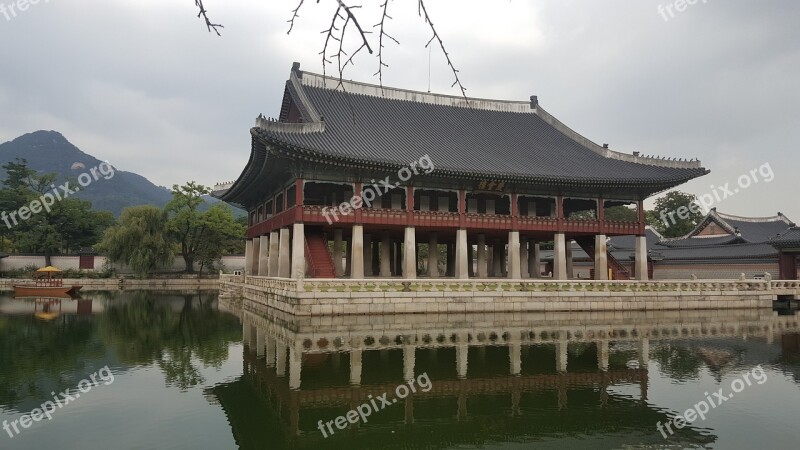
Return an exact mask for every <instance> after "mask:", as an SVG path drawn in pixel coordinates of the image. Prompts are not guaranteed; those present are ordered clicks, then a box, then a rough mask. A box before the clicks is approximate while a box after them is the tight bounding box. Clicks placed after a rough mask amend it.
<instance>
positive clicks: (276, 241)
mask: <svg viewBox="0 0 800 450" xmlns="http://www.w3.org/2000/svg"><path fill="white" fill-rule="evenodd" d="M280 245H281V243H280V238H279V233H278V232H277V231H273V232H271V233H270V234H269V273H268V275H269V276H271V277H277V276H278V256H280V248H281V247H280Z"/></svg>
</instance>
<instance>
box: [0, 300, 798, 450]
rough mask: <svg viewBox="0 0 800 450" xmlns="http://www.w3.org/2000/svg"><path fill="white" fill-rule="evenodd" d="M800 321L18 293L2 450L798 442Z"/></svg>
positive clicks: (6, 338)
mask: <svg viewBox="0 0 800 450" xmlns="http://www.w3.org/2000/svg"><path fill="white" fill-rule="evenodd" d="M798 322H799V320H798V317H797V316H792V315H778V314H777V313H773V312H772V311H765V310H760V311H728V312H720V311H709V312H697V311H695V312H682V313H678V312H674V313H664V312H661V313H644V312H624V313H622V312H621V313H580V314H578V313H555V314H554V313H547V314H544V313H521V314H494V315H493V314H479V315H465V314H442V315H436V314H426V315H393V316H354V317H335V318H298V317H292V316H289V315H286V314H283V313H280V312H277V311H273V310H268V309H266V308H263V307H261V306H259V305H256V304H252V303H248V302H244V303H242V302H241V301H238V302H237V301H232V300H228V299H218V298H217V295H216V294H215V293H187V294H177V293H150V292H125V293H115V294H111V293H86V294H84V298H83V299H80V300H48V299H16V300H15V299H12V298H10V297H8V296H4V297H0V421H2V426H3V427H4V428H3V429H2V430H0V448H2V449H6V448H8V449H49V448H58V449H82V450H84V449H107V448H114V449H183V448H187V449H235V448H244V449H281V448H314V449H326V448H342V449H361V448H365V449H366V448H379V449H391V448H403V449H410V448H426V449H435V448H490V449H527V448H545V449H546V448H570V449H571V448H576V449H581V448H586V449H621V448H720V449H739V448H741V449H752V448H764V449H796V448H798V447H800V427H798V426H797V417H798V413H799V412H798V411H799V410H800V334H799V333H800V324H798ZM687 410H689V411H688V412H687ZM350 411H352V412H350ZM348 412H350V413H349V414H348ZM677 415H681V416H684V417H680V418H678V419H675V417H676V416H677ZM700 416H702V418H701V417H700ZM37 419H38V420H37ZM348 419H349V421H348ZM682 419H693V421H692V422H691V423H687V422H686V421H684V420H682ZM659 425H660V427H661V430H659V428H658V426H659ZM326 436H327V437H326Z"/></svg>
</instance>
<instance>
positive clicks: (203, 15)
mask: <svg viewBox="0 0 800 450" xmlns="http://www.w3.org/2000/svg"><path fill="white" fill-rule="evenodd" d="M194 4H195V6H197V8H198V9H199V10H200V12H199V13H197V17H198V18H200V19H203V20H204V21H205V22H206V28H208V32H209V33H210V32H211V31H213V32H214V33H217V36H222V34H220V32H219V29H220V28H225V27H224V26H223V25H220V24H218V23H213V22H211V19H209V18H208V11H207V10H206V8H205V6H203V0H194Z"/></svg>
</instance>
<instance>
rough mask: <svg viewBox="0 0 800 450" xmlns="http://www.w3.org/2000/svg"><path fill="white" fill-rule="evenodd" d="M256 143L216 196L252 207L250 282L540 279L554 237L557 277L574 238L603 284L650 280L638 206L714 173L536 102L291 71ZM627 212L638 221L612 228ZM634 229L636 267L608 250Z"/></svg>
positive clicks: (254, 133) (564, 270) (254, 132)
mask: <svg viewBox="0 0 800 450" xmlns="http://www.w3.org/2000/svg"><path fill="white" fill-rule="evenodd" d="M250 134H251V137H252V146H251V149H250V152H251V154H250V159H249V161H248V163H247V165H246V167H245V169H244V171H243V172H242V174H241V175H240V176H239V178H238V179H237V180H236V181H234V182H233V183H226V184H225V185H223V186H219V187H218V188H216V189H215V191H214V192H213V195H214V196H216V197H217V198H219V199H221V200H223V201H226V202H228V203H231V204H234V205H236V206H239V207H241V208H244V209H245V210H247V211H248V215H249V216H248V217H249V228H248V231H247V246H246V272H247V274H249V275H261V276H270V277H283V278H304V277H315V278H334V277H349V278H355V279H362V278H366V277H402V278H405V279H414V278H417V277H431V278H437V277H448V276H449V277H453V278H457V279H467V278H473V277H474V278H490V277H507V278H511V279H519V278H531V277H533V278H537V277H540V276H542V272H543V270H542V269H541V267H542V265H541V261H542V258H541V251H540V243H541V242H553V246H554V254H553V262H552V269H551V270H549V271H548V273H549V272H552V277H553V278H554V279H557V280H565V279H568V278H569V276H570V275H569V274H568V268H569V267H570V266H571V262H570V261H571V251H570V248H571V247H570V246H569V245H568V243H569V242H570V241H572V240H575V241H576V242H577V243H579V244H580V246H581V248H582V249H583V250H584V251H585V252H586V253H587V254H589V255H592V257H593V258H594V270H593V271H592V273H593V274H594V277H595V278H596V279H599V280H604V279H608V278H609V276H611V277H613V278H616V279H626V278H631V277H633V276H634V274H633V273H631V272H635V273H638V274H639V275H638V276H637V278H638V279H647V270H646V263H647V251H646V238H645V218H644V208H643V202H644V200H645V199H647V198H648V197H650V196H652V195H654V194H655V193H658V192H662V191H664V190H667V189H670V188H673V187H675V186H678V185H680V184H682V183H684V182H686V181H689V180H691V179H693V178H696V177H699V176H702V175H705V174H707V173H708V170H706V169H705V168H703V166H702V165H701V163H700V162H699V161H697V160H691V161H684V160H676V159H666V158H658V157H648V156H642V155H640V154H639V153H638V152H635V153H634V154H624V153H619V152H616V151H613V150H611V149H610V148H609V147H608V145H602V146H601V145H598V144H595V143H594V142H592V141H590V140H589V139H587V138H585V137H583V136H581V135H579V134H578V133H576V132H575V131H573V130H572V129H570V128H568V127H567V126H566V125H564V124H563V123H562V122H560V121H559V120H557V119H556V118H555V117H553V116H552V115H550V114H549V113H547V111H545V110H544V109H543V108H542V106H541V105H540V104H539V101H538V98H537V97H536V96H533V97H531V98H530V99H529V100H526V101H500V100H486V99H466V98H464V97H458V96H449V95H441V94H434V93H427V92H417V91H409V90H404V89H396V88H390V87H381V86H377V85H371V84H365V83H358V82H352V81H342V80H339V79H338V78H333V77H325V76H322V75H318V74H314V73H309V72H304V71H301V70H300V65H299V64H297V63H295V65H294V66H293V67H292V70H291V74H290V77H289V80H288V81H287V82H286V86H285V90H284V97H283V103H282V105H281V108H280V115H279V117H278V118H277V120H270V119H266V118H264V117H263V116H259V118H258V119H257V120H256V126H255V127H253V128H251V130H250ZM617 206H626V207H630V208H633V209H636V210H637V212H638V214H637V217H638V220H634V221H629V222H625V221H612V220H606V219H605V211H606V210H607V209H608V208H611V207H617ZM625 235H632V236H634V238H632V239H633V242H634V247H635V248H634V252H633V253H634V260H635V263H636V264H635V266H636V267H637V268H638V270H634V271H631V270H630V268H629V267H628V266H629V265H628V262H627V261H622V262H620V261H618V260H617V259H616V258H615V257H614V256H613V255H610V254H609V252H608V251H607V248H606V241H607V238H608V237H610V236H612V237H613V236H625ZM431 249H436V250H439V251H432V250H431ZM423 253H424V254H427V257H426V258H421V257H420V255H421V254H423ZM423 260H424V261H425V262H423Z"/></svg>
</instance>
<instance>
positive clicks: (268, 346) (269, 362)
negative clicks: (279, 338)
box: [266, 336, 275, 368]
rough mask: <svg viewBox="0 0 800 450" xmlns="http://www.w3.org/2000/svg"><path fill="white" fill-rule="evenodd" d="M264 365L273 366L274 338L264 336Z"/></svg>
mask: <svg viewBox="0 0 800 450" xmlns="http://www.w3.org/2000/svg"><path fill="white" fill-rule="evenodd" d="M266 341H267V342H266V356H267V361H266V365H267V367H269V368H272V367H275V339H273V338H271V337H269V336H267V337H266Z"/></svg>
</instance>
